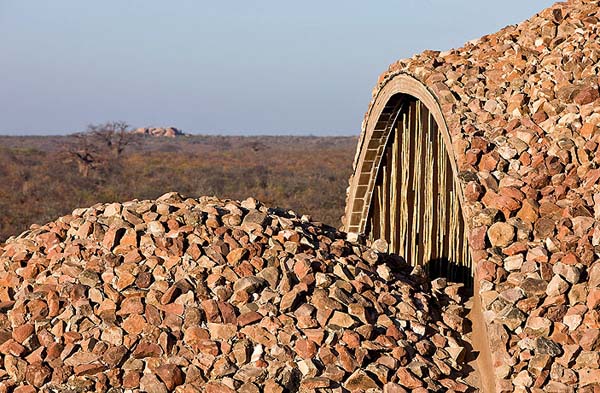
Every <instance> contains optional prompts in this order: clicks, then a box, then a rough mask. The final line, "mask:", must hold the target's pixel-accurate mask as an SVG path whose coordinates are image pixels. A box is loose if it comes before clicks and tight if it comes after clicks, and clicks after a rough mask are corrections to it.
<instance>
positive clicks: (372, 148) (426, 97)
mask: <svg viewBox="0 0 600 393" xmlns="http://www.w3.org/2000/svg"><path fill="white" fill-rule="evenodd" d="M407 97H413V98H415V99H417V100H419V101H421V102H422V103H423V104H424V105H425V106H426V107H427V109H428V110H429V112H430V113H431V115H432V116H433V118H434V119H435V121H436V123H437V126H438V130H439V132H440V133H441V134H442V138H443V140H444V144H445V145H446V147H447V149H446V152H447V153H448V156H449V158H450V163H451V166H452V172H453V173H454V174H455V175H457V174H458V171H457V164H456V158H455V155H454V151H453V150H452V149H450V148H448V147H450V146H452V139H451V136H450V132H449V130H448V125H447V123H446V119H445V117H444V115H443V113H442V109H441V106H440V104H439V103H438V99H437V98H436V97H435V96H434V94H433V93H432V92H431V91H430V89H429V88H428V87H427V86H425V85H424V84H422V83H421V82H420V81H419V80H417V79H416V78H414V77H412V76H410V75H408V74H398V75H396V76H394V78H393V79H391V80H390V81H388V82H387V83H386V84H385V86H384V87H382V88H381V89H380V90H379V91H378V94H377V96H376V97H375V99H374V102H373V103H372V105H371V106H370V108H369V111H368V112H367V115H366V117H365V121H364V123H363V133H362V136H361V140H360V141H359V144H358V148H357V153H356V154H357V155H356V157H355V163H354V174H353V176H352V179H351V181H350V188H349V192H348V201H347V204H346V212H345V216H344V228H345V230H346V232H348V233H349V234H351V235H362V234H364V232H365V227H366V219H367V217H368V213H369V207H370V204H371V197H372V195H373V188H374V185H375V181H376V177H377V172H378V169H379V166H380V165H381V160H382V155H383V150H384V149H385V146H386V142H387V139H388V138H389V135H390V132H391V130H392V127H393V125H394V122H395V120H396V116H397V115H398V112H399V111H400V110H401V107H402V104H403V102H404V101H405V98H407ZM457 191H458V194H459V199H460V202H461V205H462V204H463V201H464V196H463V191H462V189H461V188H459V189H458V190H457ZM463 214H464V212H463Z"/></svg>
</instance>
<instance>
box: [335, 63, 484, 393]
mask: <svg viewBox="0 0 600 393" xmlns="http://www.w3.org/2000/svg"><path fill="white" fill-rule="evenodd" d="M441 93H442V94H440V92H438V94H436V93H434V92H433V91H432V90H431V89H430V88H428V87H427V86H425V85H424V84H423V83H421V82H420V81H419V80H417V79H416V78H415V77H413V76H411V75H409V74H405V73H399V74H396V75H394V76H393V77H391V78H390V79H388V80H387V81H386V82H385V84H384V85H383V86H382V87H380V88H379V89H378V91H377V94H376V95H375V96H374V98H373V101H372V102H371V105H370V107H369V111H368V112H367V114H366V115H365V120H364V121H363V132H362V134H361V139H360V140H359V143H358V148H357V152H356V156H355V161H354V174H353V176H352V178H351V180H350V187H349V190H348V196H347V204H346V212H345V216H344V224H345V225H344V226H345V230H346V232H347V233H348V236H349V238H351V239H359V238H362V237H363V236H364V235H365V233H366V232H367V230H368V228H367V226H368V218H369V213H370V209H371V208H372V198H373V194H374V188H375V185H376V182H377V178H378V175H379V173H380V168H381V165H382V161H383V160H384V153H385V150H386V148H387V147H388V140H389V138H390V135H391V134H392V131H393V127H394V125H395V124H396V122H397V119H398V116H399V115H400V114H401V113H402V111H403V108H404V107H405V105H407V104H408V103H409V102H410V101H411V100H413V101H414V100H418V101H420V102H421V103H422V104H423V105H424V106H425V107H426V108H427V110H428V111H429V113H430V114H431V116H432V117H433V119H434V120H435V123H436V125H437V132H439V133H440V134H441V137H442V139H443V142H444V143H443V145H444V146H445V148H444V149H445V152H446V154H447V157H448V161H449V163H450V166H451V168H450V169H451V175H452V177H453V178H454V179H455V180H456V181H457V183H456V184H457V186H456V192H457V194H458V198H459V204H460V205H461V207H466V205H465V203H464V190H463V187H462V184H461V183H460V181H458V180H457V179H458V174H459V172H458V169H457V168H458V163H457V159H456V154H455V152H454V150H453V140H452V136H451V132H450V131H449V127H448V124H447V121H446V116H444V112H443V110H442V106H441V105H440V103H439V102H440V100H439V99H438V97H439V96H445V97H447V94H452V93H451V92H450V91H449V90H443V91H442V92H441ZM460 211H461V214H462V216H463V217H462V218H463V221H464V223H465V228H464V229H465V232H464V236H463V239H464V241H466V239H467V232H468V231H467V227H466V226H467V225H468V224H467V223H468V222H469V221H468V217H467V215H468V211H469V210H468V209H466V208H462V209H461V210H460ZM467 253H469V254H472V253H473V250H472V249H471V248H470V247H467ZM473 269H475V267H474V268H473ZM471 274H473V272H471ZM473 285H474V293H475V296H474V297H473V302H474V304H473V308H472V311H471V314H470V319H471V322H472V324H473V336H472V341H473V347H474V349H475V350H476V351H477V352H479V357H478V359H477V361H476V362H475V365H476V368H477V371H478V373H479V375H480V377H481V380H480V384H481V386H480V388H481V390H482V391H484V392H493V391H495V388H494V384H495V376H494V372H493V367H492V359H491V354H490V353H491V351H490V343H489V342H488V336H487V327H486V325H485V323H484V319H483V314H482V311H483V309H482V306H481V300H480V298H479V296H478V291H479V282H478V280H473Z"/></svg>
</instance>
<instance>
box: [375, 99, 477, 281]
mask: <svg viewBox="0 0 600 393" xmlns="http://www.w3.org/2000/svg"><path fill="white" fill-rule="evenodd" d="M392 101H397V103H396V104H395V105H394V111H395V112H394V113H392V114H391V116H389V117H388V119H389V120H388V127H387V128H388V132H387V139H386V140H385V142H384V143H382V146H381V147H382V148H383V149H382V152H381V153H380V154H381V157H380V159H379V165H378V168H377V167H376V168H377V169H376V172H377V173H376V176H375V182H374V185H373V187H372V195H371V197H370V206H369V207H368V209H367V210H366V212H367V214H366V222H365V229H364V236H365V237H366V239H367V240H370V241H375V240H377V239H384V240H386V242H387V243H388V247H389V252H391V253H394V254H398V255H400V256H402V257H404V258H405V259H406V261H407V262H409V263H410V264H412V265H422V266H423V267H424V269H425V271H426V272H427V273H428V274H429V277H431V278H437V277H446V278H447V279H448V280H450V281H454V282H463V283H465V286H466V287H467V288H468V289H471V288H472V285H473V278H472V277H473V275H472V263H471V257H470V252H469V250H468V245H467V241H466V235H465V233H466V232H465V225H464V220H463V214H462V211H461V206H460V198H459V193H458V190H459V185H458V184H457V182H456V177H455V176H454V175H453V171H452V163H451V161H450V157H449V156H448V150H447V147H446V144H445V141H444V138H443V136H442V133H441V132H440V130H439V128H438V125H437V123H436V121H435V119H434V117H433V115H432V114H431V113H430V111H429V109H428V108H427V107H426V106H425V104H423V103H422V102H421V101H420V100H418V99H416V98H414V97H411V96H409V95H400V96H399V97H398V96H396V97H394V100H392Z"/></svg>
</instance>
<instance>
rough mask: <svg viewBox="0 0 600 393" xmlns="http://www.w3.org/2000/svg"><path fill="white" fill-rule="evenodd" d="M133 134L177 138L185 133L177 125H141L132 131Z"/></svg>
mask: <svg viewBox="0 0 600 393" xmlns="http://www.w3.org/2000/svg"><path fill="white" fill-rule="evenodd" d="M131 132H132V133H133V134H140V135H149V136H163V137H167V138H175V137H178V136H184V135H185V133H184V132H183V131H181V130H179V129H177V128H175V127H141V128H136V129H135V130H133V131H131Z"/></svg>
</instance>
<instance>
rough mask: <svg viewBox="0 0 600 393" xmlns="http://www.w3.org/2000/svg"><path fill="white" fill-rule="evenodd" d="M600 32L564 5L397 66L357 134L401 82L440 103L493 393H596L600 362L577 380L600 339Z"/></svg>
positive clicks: (597, 17) (599, 24)
mask: <svg viewBox="0 0 600 393" xmlns="http://www.w3.org/2000/svg"><path fill="white" fill-rule="evenodd" d="M599 31H600V3H599V2H598V1H597V0H569V1H565V2H560V3H556V4H555V5H553V6H552V7H550V8H548V9H546V10H543V11H542V12H540V13H539V14H537V15H535V16H533V17H532V18H530V19H529V20H527V21H525V22H523V23H521V24H519V25H515V26H508V27H506V28H504V29H502V30H501V31H499V32H497V33H495V34H490V35H486V36H484V37H482V38H481V39H478V40H474V41H471V42H469V43H467V44H466V45H465V46H463V47H461V48H458V49H452V50H449V51H446V52H439V51H425V52H423V53H421V54H418V55H415V56H414V57H412V58H410V59H406V60H400V61H398V62H396V63H394V64H392V65H391V66H390V67H389V69H388V70H387V71H386V72H385V73H383V74H382V75H381V76H380V77H379V79H378V83H377V86H376V87H375V89H374V91H373V100H372V102H371V107H370V108H369V111H368V112H367V115H366V118H365V122H364V123H363V133H362V136H361V138H360V140H359V144H358V146H359V149H362V148H366V146H367V145H368V142H369V140H368V138H370V135H368V134H367V130H366V126H367V125H368V124H373V122H375V121H377V120H378V119H374V118H369V116H375V115H374V114H375V112H376V111H374V110H373V109H374V108H375V105H376V104H377V105H380V107H383V105H384V104H385V103H384V102H381V103H380V102H379V101H378V99H379V98H381V97H384V94H383V93H382V91H384V88H385V87H386V86H388V84H390V85H391V86H393V84H392V83H393V82H392V81H393V80H394V78H396V77H398V76H400V75H405V76H409V77H413V78H414V79H416V80H417V81H418V82H420V83H422V84H423V85H424V86H425V87H426V88H427V90H428V91H430V92H431V93H432V94H433V96H434V97H435V99H436V100H437V102H438V103H439V105H440V109H441V112H442V115H443V116H444V118H445V123H446V124H447V126H448V131H449V134H450V137H451V139H452V140H451V142H452V144H451V146H452V149H453V153H454V154H453V155H452V156H454V157H455V159H456V168H457V170H458V172H459V173H460V176H457V178H458V180H459V182H460V185H461V189H462V191H463V195H464V204H463V206H462V209H463V212H465V215H466V216H467V220H466V224H467V233H468V234H469V243H470V247H471V250H472V255H473V257H474V259H475V260H474V261H473V263H474V265H475V266H476V270H477V271H476V279H477V280H479V284H480V285H479V287H480V288H481V293H480V294H479V295H480V297H481V300H482V304H483V306H484V307H485V309H484V310H483V311H484V316H485V319H486V323H487V330H488V332H489V338H490V341H491V342H490V347H491V351H492V355H493V358H494V359H493V362H494V367H495V368H496V375H497V376H498V380H497V382H498V384H497V387H498V391H502V392H511V391H518V392H522V391H532V392H533V391H535V392H542V391H552V392H574V391H579V392H592V391H598V390H600V379H599V378H598V377H597V376H598V373H597V371H596V370H598V369H599V368H600V365H599V364H598V362H594V361H589V360H588V359H587V358H585V359H582V360H581V362H582V365H581V367H580V368H578V369H576V370H571V367H572V365H573V364H574V363H573V362H576V360H577V359H578V357H579V356H581V355H578V354H581V353H583V352H586V351H589V348H596V347H597V341H596V338H597V335H596V332H597V329H599V328H600V309H599V307H598V305H599V304H600V295H599V289H598V288H599V287H600V262H598V260H599V259H600V95H599V84H600V79H599V77H598V70H599V69H600V55H599V54H600V38H599V35H598V32H599ZM386 92H387V90H386ZM380 93H381V95H380ZM385 94H387V93H385ZM380 101H381V100H380ZM369 147H371V146H370V145H369ZM356 157H357V159H358V158H359V155H356ZM357 164H358V160H357V161H356V162H355V169H356V168H357ZM355 173H356V172H355ZM358 173H360V171H359V172H358ZM465 179H466V180H465ZM483 217H487V218H488V219H487V220H484V219H482V218H483ZM511 228H512V229H511ZM509 257H511V258H510V259H508V258H509ZM512 289H516V290H517V291H512ZM519 291H522V296H523V298H519V297H520V296H521V295H519V293H520V292H519ZM540 337H541V338H543V340H541V339H540ZM552 343H554V344H555V345H556V347H555V346H554V345H553V344H552ZM556 348H562V349H565V352H564V353H560V354H559V351H557V350H556ZM567 348H571V349H570V350H569V351H566V349H567ZM538 352H541V354H540V353H538ZM539 356H549V357H548V358H547V359H546V358H545V357H544V358H543V359H544V361H540V358H539ZM534 359H535V360H534ZM546 360H547V361H546ZM532 362H533V363H534V364H533V365H532ZM594 378H595V379H594ZM391 386H393V385H390V389H392V387H391Z"/></svg>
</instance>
